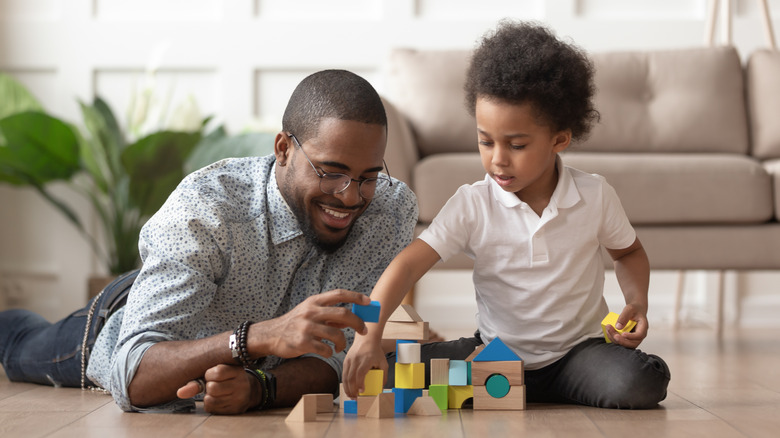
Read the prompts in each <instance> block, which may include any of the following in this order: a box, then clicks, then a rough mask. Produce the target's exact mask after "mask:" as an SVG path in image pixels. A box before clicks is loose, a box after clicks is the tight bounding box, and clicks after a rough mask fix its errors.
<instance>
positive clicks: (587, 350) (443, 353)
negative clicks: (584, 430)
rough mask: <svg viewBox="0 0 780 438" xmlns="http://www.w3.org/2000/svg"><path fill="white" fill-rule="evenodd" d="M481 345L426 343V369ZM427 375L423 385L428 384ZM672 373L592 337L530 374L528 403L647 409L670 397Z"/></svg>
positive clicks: (651, 358) (471, 341)
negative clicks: (435, 361) (431, 363)
mask: <svg viewBox="0 0 780 438" xmlns="http://www.w3.org/2000/svg"><path fill="white" fill-rule="evenodd" d="M481 344H482V340H481V339H480V338H479V332H477V333H475V337H473V338H460V339H459V340H456V341H448V342H433V343H430V344H423V345H422V347H421V350H420V356H421V360H422V361H423V362H425V364H426V365H425V366H426V369H430V361H431V359H435V358H449V359H453V360H463V359H465V358H466V357H468V356H469V355H470V354H471V353H472V352H473V351H474V348H476V347H477V346H479V345H481ZM387 362H388V369H389V372H388V378H387V383H388V385H387V386H388V387H392V386H393V385H394V381H395V380H394V374H395V373H394V370H395V353H390V354H388V355H387ZM428 374H429V373H426V377H425V379H426V381H425V386H426V387H427V386H428V385H430V375H428ZM669 379H670V373H669V367H668V366H667V365H666V362H664V361H663V359H661V358H660V357H658V356H655V355H653V354H645V353H643V352H642V351H640V350H635V349H630V348H625V347H621V346H619V345H616V344H608V343H606V342H605V341H604V338H591V339H588V340H585V341H584V342H582V343H580V344H579V345H577V346H576V347H574V348H573V349H571V350H570V351H569V352H568V353H567V354H566V355H565V356H564V357H562V358H561V359H559V360H558V361H556V362H554V363H552V364H550V365H547V366H546V367H544V368H541V369H538V370H532V371H529V370H526V372H525V385H526V388H525V389H526V401H527V402H529V403H570V404H581V405H587V406H596V407H600V408H618V409H649V408H653V407H655V406H657V405H658V402H660V401H661V400H663V399H665V398H666V388H667V386H668V385H669Z"/></svg>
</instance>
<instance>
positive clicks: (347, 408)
mask: <svg viewBox="0 0 780 438" xmlns="http://www.w3.org/2000/svg"><path fill="white" fill-rule="evenodd" d="M344 413H345V414H357V400H344Z"/></svg>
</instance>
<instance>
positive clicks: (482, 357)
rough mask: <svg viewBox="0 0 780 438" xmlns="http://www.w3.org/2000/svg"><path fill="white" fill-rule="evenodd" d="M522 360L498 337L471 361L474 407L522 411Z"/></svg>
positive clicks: (523, 389)
mask: <svg viewBox="0 0 780 438" xmlns="http://www.w3.org/2000/svg"><path fill="white" fill-rule="evenodd" d="M523 372H524V369H523V361H522V359H520V357H518V356H517V354H515V353H514V352H513V351H512V350H510V349H509V347H507V346H506V344H504V342H503V341H501V339H499V338H495V339H493V341H492V342H490V343H489V344H488V345H487V346H485V348H484V349H482V351H480V352H479V353H478V354H477V355H476V356H475V357H474V359H473V360H472V362H471V381H472V382H473V385H474V410H520V411H522V410H525V381H524V378H523Z"/></svg>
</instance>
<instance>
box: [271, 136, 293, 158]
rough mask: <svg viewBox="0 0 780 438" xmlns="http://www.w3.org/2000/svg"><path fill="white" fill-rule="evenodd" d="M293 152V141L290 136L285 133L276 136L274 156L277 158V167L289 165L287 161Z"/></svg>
mask: <svg viewBox="0 0 780 438" xmlns="http://www.w3.org/2000/svg"><path fill="white" fill-rule="evenodd" d="M291 150H292V140H291V139H290V136H289V135H287V133H286V132H284V131H282V132H279V133H278V134H276V139H275V140H274V155H275V156H276V165H277V166H282V167H284V166H286V165H287V159H288V157H289V155H290V151H291Z"/></svg>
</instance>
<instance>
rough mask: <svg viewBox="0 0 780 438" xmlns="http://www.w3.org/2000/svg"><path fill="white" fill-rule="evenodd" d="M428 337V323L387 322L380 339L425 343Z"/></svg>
mask: <svg viewBox="0 0 780 438" xmlns="http://www.w3.org/2000/svg"><path fill="white" fill-rule="evenodd" d="M429 336H430V329H429V328H428V322H427V321H424V322H395V321H388V322H387V324H385V331H384V332H383V333H382V339H409V340H413V341H427V340H428V337H429Z"/></svg>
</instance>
